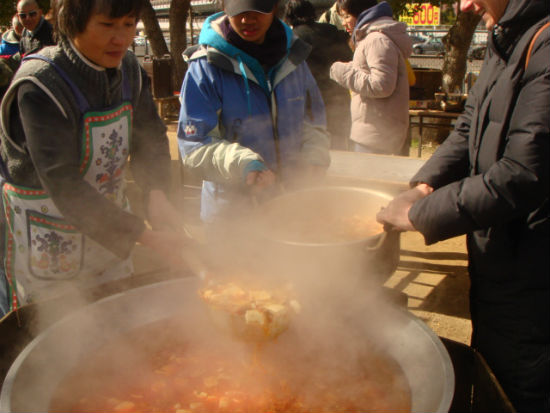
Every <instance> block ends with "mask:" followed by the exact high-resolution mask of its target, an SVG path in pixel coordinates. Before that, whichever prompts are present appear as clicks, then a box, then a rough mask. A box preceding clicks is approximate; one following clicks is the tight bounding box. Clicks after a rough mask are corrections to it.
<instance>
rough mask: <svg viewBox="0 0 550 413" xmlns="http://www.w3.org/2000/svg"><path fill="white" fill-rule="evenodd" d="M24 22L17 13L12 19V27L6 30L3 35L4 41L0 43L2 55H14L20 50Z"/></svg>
mask: <svg viewBox="0 0 550 413" xmlns="http://www.w3.org/2000/svg"><path fill="white" fill-rule="evenodd" d="M23 29H24V27H23V24H21V22H20V21H19V17H17V15H15V16H13V18H12V19H11V29H8V30H6V32H5V33H4V34H3V35H2V42H1V43H0V57H9V56H13V55H14V54H16V53H17V52H19V41H20V39H21V34H22V33H23Z"/></svg>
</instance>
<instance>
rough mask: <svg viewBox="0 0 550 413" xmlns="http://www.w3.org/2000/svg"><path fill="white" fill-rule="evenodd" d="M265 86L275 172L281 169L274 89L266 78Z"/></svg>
mask: <svg viewBox="0 0 550 413" xmlns="http://www.w3.org/2000/svg"><path fill="white" fill-rule="evenodd" d="M267 86H268V88H269V96H270V105H269V106H270V109H271V127H272V129H273V141H274V144H275V161H276V162H277V174H279V173H280V171H281V152H280V148H279V132H278V129H277V118H278V114H277V100H276V99H275V90H274V89H273V88H272V86H271V81H270V80H269V79H267Z"/></svg>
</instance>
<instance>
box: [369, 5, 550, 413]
mask: <svg viewBox="0 0 550 413" xmlns="http://www.w3.org/2000/svg"><path fill="white" fill-rule="evenodd" d="M460 7H461V10H462V11H464V12H473V13H476V14H478V15H481V16H482V18H483V20H484V21H485V25H486V27H487V29H488V30H489V33H490V34H489V39H488V44H487V54H486V57H485V61H484V63H483V67H482V69H481V72H480V75H479V78H478V79H477V81H476V83H475V84H474V87H473V88H472V90H471V91H470V95H469V96H468V100H467V102H466V108H465V111H464V113H463V115H461V116H460V117H459V118H458V120H457V122H456V126H455V129H454V131H453V132H452V133H451V134H450V135H449V137H448V138H447V139H446V140H445V142H444V143H443V144H442V145H441V146H440V147H439V148H438V149H437V151H436V152H435V153H434V154H433V155H432V157H431V158H430V159H429V160H428V161H427V162H426V164H425V165H424V166H423V167H422V168H421V169H420V170H419V171H418V173H417V174H416V175H415V176H414V177H413V178H412V181H411V185H412V186H413V189H411V190H409V191H407V192H405V193H403V194H402V195H400V196H398V197H396V198H395V199H394V200H393V201H391V202H390V204H389V205H388V206H387V207H386V208H385V209H384V210H382V211H381V212H380V213H379V214H378V220H379V221H380V222H382V223H384V224H386V225H388V226H391V227H394V228H396V229H398V230H404V231H412V230H416V231H420V232H421V233H422V234H423V235H424V238H425V240H426V244H433V243H435V242H437V241H441V240H445V239H448V238H451V237H455V236H457V235H461V234H467V246H468V255H469V265H468V269H469V273H470V281H471V289H470V312H471V319H472V327H473V332H472V347H474V348H475V349H476V350H478V351H479V352H480V353H481V354H482V355H483V357H484V358H485V359H486V360H487V362H488V364H489V366H490V367H491V369H492V370H493V372H494V373H495V375H496V377H497V379H498V380H499V382H500V384H501V385H502V387H503V389H504V391H505V392H506V394H507V395H508V397H509V398H510V400H511V401H512V403H513V404H514V406H515V407H516V409H517V410H518V411H520V412H543V411H545V412H547V411H549V409H550V403H549V402H550V386H549V383H550V311H549V303H550V255H549V254H548V251H549V250H550V227H549V223H550V220H549V216H548V193H549V184H550V180H549V175H550V168H549V164H550V113H549V111H548V108H549V106H548V105H549V102H550V65H549V64H548V62H549V56H550V28H546V30H545V31H543V32H541V34H540V36H539V37H538V39H537V40H536V42H535V43H534V46H533V49H532V52H531V57H530V60H529V65H528V66H527V69H525V63H526V55H527V49H528V46H529V44H530V42H531V40H532V38H533V36H534V34H535V33H536V32H537V30H538V29H540V28H541V26H543V24H544V23H545V22H548V21H549V20H550V19H549V15H550V4H549V2H548V1H545V0H484V1H481V0H470V1H464V0H463V1H461V4H460Z"/></svg>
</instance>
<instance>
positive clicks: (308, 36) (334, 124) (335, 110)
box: [283, 0, 353, 150]
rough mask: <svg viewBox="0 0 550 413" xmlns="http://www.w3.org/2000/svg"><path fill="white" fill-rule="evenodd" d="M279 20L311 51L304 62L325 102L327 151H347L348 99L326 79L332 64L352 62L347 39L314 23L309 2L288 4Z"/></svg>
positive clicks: (330, 27)
mask: <svg viewBox="0 0 550 413" xmlns="http://www.w3.org/2000/svg"><path fill="white" fill-rule="evenodd" d="M283 20H284V21H285V22H286V23H287V24H289V25H290V26H291V27H292V31H293V32H294V34H295V35H297V36H298V37H299V38H300V39H302V40H304V41H305V42H307V43H309V44H310V45H311V47H312V49H311V53H310V54H309V56H308V58H307V60H306V61H307V64H308V66H309V68H310V70H311V73H312V74H313V77H314V78H315V81H316V82H317V85H318V86H319V89H320V90H321V95H322V96H323V101H324V102H325V109H326V114H327V129H328V131H329V132H330V135H331V141H332V142H331V148H332V149H340V150H344V149H347V148H348V139H349V132H350V127H351V115H350V111H349V105H350V95H349V92H348V91H347V90H346V89H344V88H342V87H340V86H339V85H338V84H337V83H336V82H335V81H333V80H332V79H331V78H330V73H329V72H330V66H331V65H332V63H334V62H336V61H343V62H347V61H350V60H351V59H352V58H353V53H352V51H351V49H350V48H349V46H348V41H349V35H348V34H347V33H346V32H345V31H343V30H338V29H337V28H336V27H335V26H333V25H332V24H328V23H317V22H315V8H314V7H313V4H311V2H310V1H309V0H288V1H287V2H286V4H285V9H284V17H283Z"/></svg>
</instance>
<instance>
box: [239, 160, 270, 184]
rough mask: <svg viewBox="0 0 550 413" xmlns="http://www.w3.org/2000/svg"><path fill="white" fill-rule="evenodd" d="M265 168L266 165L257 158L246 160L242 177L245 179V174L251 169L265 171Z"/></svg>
mask: <svg viewBox="0 0 550 413" xmlns="http://www.w3.org/2000/svg"><path fill="white" fill-rule="evenodd" d="M266 169H267V166H266V165H265V164H264V163H263V162H262V161H258V160H253V161H250V162H248V165H246V166H245V168H244V170H243V179H245V180H246V176H247V175H248V173H249V172H252V171H265V170H266Z"/></svg>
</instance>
